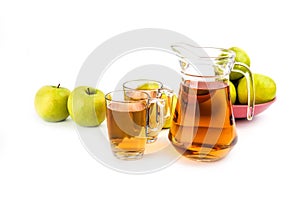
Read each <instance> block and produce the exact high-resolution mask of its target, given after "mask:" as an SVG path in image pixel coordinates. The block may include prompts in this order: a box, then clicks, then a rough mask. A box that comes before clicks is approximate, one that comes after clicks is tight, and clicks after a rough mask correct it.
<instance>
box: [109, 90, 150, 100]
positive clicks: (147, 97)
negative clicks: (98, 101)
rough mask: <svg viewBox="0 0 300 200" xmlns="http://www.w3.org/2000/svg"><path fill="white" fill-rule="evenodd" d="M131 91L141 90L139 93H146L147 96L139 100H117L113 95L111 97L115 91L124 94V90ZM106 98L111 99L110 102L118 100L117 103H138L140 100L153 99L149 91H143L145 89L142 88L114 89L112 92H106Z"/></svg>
mask: <svg viewBox="0 0 300 200" xmlns="http://www.w3.org/2000/svg"><path fill="white" fill-rule="evenodd" d="M129 91H132V92H139V93H141V94H144V95H146V97H145V98H143V97H141V98H140V99H137V100H129V99H128V100H125V99H124V100H115V99H113V97H111V95H112V94H113V93H121V92H122V93H123V94H124V92H129ZM104 97H105V100H106V101H110V102H117V103H137V102H140V101H145V100H146V101H149V100H150V99H151V97H150V95H149V94H148V93H147V92H143V91H141V90H114V91H111V92H108V93H107V94H105V96H104Z"/></svg>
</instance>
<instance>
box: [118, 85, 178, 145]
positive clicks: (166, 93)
mask: <svg viewBox="0 0 300 200" xmlns="http://www.w3.org/2000/svg"><path fill="white" fill-rule="evenodd" d="M123 89H124V90H125V91H126V90H138V91H143V92H146V93H147V94H148V95H149V96H150V98H152V99H161V100H163V99H164V100H165V107H164V113H160V112H158V107H157V104H151V105H150V107H149V125H150V127H152V126H154V127H155V126H157V124H158V123H159V120H158V119H160V118H161V116H163V119H164V123H165V122H166V120H167V119H168V118H169V117H170V116H171V106H172V103H173V102H172V101H173V95H174V93H173V91H172V90H171V89H169V88H166V87H164V85H163V84H162V83H161V82H159V81H155V80H150V79H137V80H130V81H127V82H125V83H123ZM162 128H163V126H161V128H160V129H157V130H156V131H153V130H151V131H150V132H149V133H148V140H147V143H153V142H155V141H156V140H157V137H158V134H159V132H160V131H161V130H162Z"/></svg>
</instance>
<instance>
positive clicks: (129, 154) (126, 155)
mask: <svg viewBox="0 0 300 200" xmlns="http://www.w3.org/2000/svg"><path fill="white" fill-rule="evenodd" d="M113 153H114V156H115V157H116V158H118V159H121V160H138V159H141V158H142V157H143V155H144V152H141V151H138V152H136V151H115V152H113Z"/></svg>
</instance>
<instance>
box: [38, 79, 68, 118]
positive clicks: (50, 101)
mask: <svg viewBox="0 0 300 200" xmlns="http://www.w3.org/2000/svg"><path fill="white" fill-rule="evenodd" d="M69 95H70V90H68V89H67V88H63V87H60V84H59V85H58V86H48V85H47V86H43V87H41V88H40V89H39V90H38V91H37V93H36V95H35V99H34V106H35V110H36V112H37V113H38V115H39V116H40V117H41V118H42V119H44V120H45V121H49V122H58V121H63V120H65V119H66V118H67V117H68V116H69V112H68V109H67V101H68V97H69Z"/></svg>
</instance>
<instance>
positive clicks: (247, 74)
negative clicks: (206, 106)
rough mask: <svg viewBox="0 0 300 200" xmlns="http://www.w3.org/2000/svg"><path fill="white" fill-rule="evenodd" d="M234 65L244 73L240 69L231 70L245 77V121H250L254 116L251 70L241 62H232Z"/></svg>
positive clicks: (253, 88)
mask: <svg viewBox="0 0 300 200" xmlns="http://www.w3.org/2000/svg"><path fill="white" fill-rule="evenodd" d="M234 64H235V65H240V66H242V68H243V69H244V71H242V70H240V69H232V71H234V72H239V73H241V74H243V75H244V76H245V77H246V81H247V95H248V107H247V119H248V120H252V118H253V116H254V105H255V87H254V80H253V76H252V73H251V70H250V68H249V66H248V65H246V64H245V63H241V62H234Z"/></svg>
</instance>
